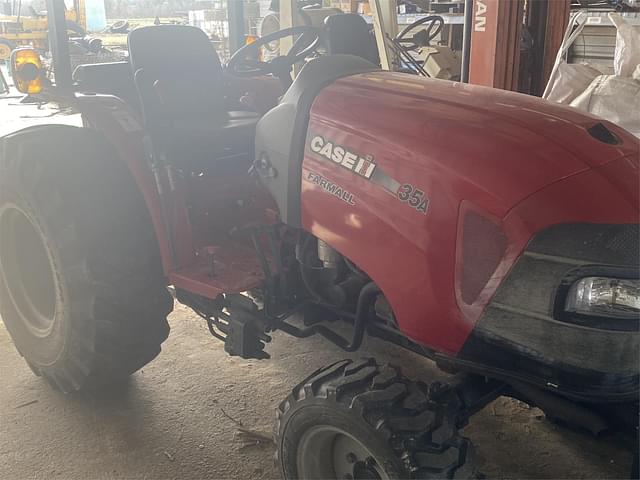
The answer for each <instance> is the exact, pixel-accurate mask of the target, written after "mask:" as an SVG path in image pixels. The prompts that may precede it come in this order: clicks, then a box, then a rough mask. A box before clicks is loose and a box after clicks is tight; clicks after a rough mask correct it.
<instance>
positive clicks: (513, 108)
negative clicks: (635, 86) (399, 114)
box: [343, 72, 640, 166]
mask: <svg viewBox="0 0 640 480" xmlns="http://www.w3.org/2000/svg"><path fill="white" fill-rule="evenodd" d="M343 82H345V83H352V82H355V83H357V84H359V85H360V87H361V88H364V89H367V90H370V91H371V92H370V95H371V98H378V97H379V95H381V94H382V95H384V94H387V93H388V92H389V91H393V92H394V93H395V94H396V95H401V96H406V97H408V98H412V99H413V101H415V102H419V103H421V104H423V106H424V107H425V108H427V107H431V108H433V107H434V106H435V105H439V106H440V108H439V109H438V110H437V111H438V112H439V111H440V110H441V109H444V110H446V109H447V108H452V109H456V110H457V109H458V108H462V109H463V112H464V113H463V116H462V118H459V121H460V127H461V128H462V133H464V128H465V127H470V126H472V125H473V123H475V120H476V119H477V115H482V114H485V115H488V116H489V117H490V120H491V123H493V122H495V121H498V120H504V121H507V122H510V123H511V126H512V129H513V130H514V131H515V130H518V129H522V130H528V131H531V132H534V133H536V134H537V135H540V136H541V137H544V139H546V140H547V141H548V142H549V141H550V142H553V143H556V144H557V145H558V146H560V147H562V148H564V149H566V150H567V151H568V152H571V153H573V154H574V155H575V156H576V157H577V158H579V159H580V160H582V161H583V162H585V163H587V164H588V165H590V166H597V165H602V164H604V163H607V162H609V161H611V160H614V159H616V158H619V157H622V156H629V155H632V154H638V152H639V151H640V141H639V140H638V139H637V138H636V137H634V136H633V135H631V134H630V133H628V132H627V131H625V130H624V129H622V128H620V127H618V126H617V125H615V124H613V123H611V122H608V121H606V120H603V119H600V118H598V117H596V116H593V115H590V114H587V113H585V112H581V111H578V110H576V109H574V108H571V107H567V106H564V105H558V104H555V103H551V102H547V101H545V100H542V99H540V98H538V97H533V96H530V95H523V94H520V93H515V92H509V91H506V90H498V89H493V88H487V87H482V86H478V85H468V84H463V83H456V82H448V81H443V80H434V79H426V78H424V77H419V76H415V75H406V74H398V73H389V72H375V73H369V74H364V75H358V76H354V77H349V78H347V79H345V80H343ZM423 102H424V103H423ZM437 116H438V117H439V116H440V114H438V115H437ZM598 122H601V123H603V124H605V125H606V126H607V128H608V129H609V130H610V131H612V132H613V133H614V134H615V135H616V136H617V137H618V138H619V139H620V140H621V143H620V144H619V145H608V144H605V143H603V142H601V141H598V140H596V139H594V138H593V137H592V136H591V135H590V134H589V133H588V132H587V131H586V129H587V128H589V127H592V126H593V125H594V124H596V123H598ZM490 126H491V124H489V125H486V127H487V128H489V127H490ZM490 138H491V135H490V134H488V135H487V139H490Z"/></svg>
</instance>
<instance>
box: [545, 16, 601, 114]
mask: <svg viewBox="0 0 640 480" xmlns="http://www.w3.org/2000/svg"><path fill="white" fill-rule="evenodd" d="M586 23H587V14H586V12H578V13H577V14H575V15H572V16H571V19H570V20H569V25H568V26H567V30H566V32H565V35H564V39H563V40H562V44H561V45H560V50H558V55H557V56H556V61H555V64H554V65H553V70H552V71H551V76H550V77H549V83H548V84H547V88H545V91H544V93H543V94H542V98H544V99H546V100H550V101H552V102H556V103H562V104H565V105H568V104H569V103H571V101H572V100H573V99H574V98H576V97H577V96H578V95H580V94H581V93H582V92H584V91H585V89H586V88H587V87H588V86H589V85H590V84H591V82H593V79H594V78H596V77H597V76H598V75H601V74H602V73H603V72H601V71H600V70H598V69H597V68H594V67H593V66H591V65H587V64H586V63H567V61H566V59H565V58H566V55H567V53H568V52H569V48H571V45H572V44H573V42H574V41H575V40H576V38H578V36H579V35H580V34H581V33H582V30H584V27H585V25H586ZM574 27H575V28H574Z"/></svg>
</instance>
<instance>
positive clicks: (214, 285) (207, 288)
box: [169, 244, 264, 298]
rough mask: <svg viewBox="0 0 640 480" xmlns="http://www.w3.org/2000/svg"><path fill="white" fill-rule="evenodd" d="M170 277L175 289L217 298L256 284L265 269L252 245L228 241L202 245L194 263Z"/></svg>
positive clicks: (248, 288)
mask: <svg viewBox="0 0 640 480" xmlns="http://www.w3.org/2000/svg"><path fill="white" fill-rule="evenodd" d="M169 279H170V281H171V283H172V284H173V285H174V286H175V287H176V288H177V289H182V290H185V291H188V292H193V293H197V294H198V295H202V296H203V297H207V298H216V297H217V296H218V295H220V294H222V293H239V292H245V291H247V290H251V289H253V288H256V287H257V286H259V285H260V284H261V282H262V281H263V280H264V273H263V271H262V268H261V266H260V261H259V260H258V256H257V255H256V252H255V250H254V249H253V248H249V247H245V246H243V245H238V244H227V245H216V246H207V247H204V248H202V249H201V250H200V251H199V252H198V255H197V256H196V262H195V263H194V264H192V265H190V266H188V267H185V268H182V269H180V270H177V271H175V272H173V273H171V274H170V275H169Z"/></svg>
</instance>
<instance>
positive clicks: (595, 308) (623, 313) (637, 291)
mask: <svg viewBox="0 0 640 480" xmlns="http://www.w3.org/2000/svg"><path fill="white" fill-rule="evenodd" d="M565 309H566V310H567V311H568V312H574V313H581V314H584V315H597V316H601V317H616V318H640V280H637V279H621V278H607V277H586V278H583V279H581V280H579V281H578V282H576V283H574V284H573V285H572V286H571V289H570V290H569V294H568V295H567V301H566V304H565Z"/></svg>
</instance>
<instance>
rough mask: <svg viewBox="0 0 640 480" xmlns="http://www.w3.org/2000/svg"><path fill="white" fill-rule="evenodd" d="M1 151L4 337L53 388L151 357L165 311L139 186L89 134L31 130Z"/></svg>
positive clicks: (162, 335)
mask: <svg viewBox="0 0 640 480" xmlns="http://www.w3.org/2000/svg"><path fill="white" fill-rule="evenodd" d="M0 147H2V149H1V150H0V314H1V315H2V319H3V320H4V323H5V325H6V327H7V330H8V331H9V333H10V334H11V337H12V338H13V341H14V343H15V345H16V347H17V349H18V351H19V352H20V353H21V354H22V356H24V357H25V360H26V361H27V363H28V364H29V366H30V367H31V369H32V370H33V371H34V373H35V374H37V375H41V376H43V377H44V378H45V379H47V380H48V381H49V383H51V385H52V386H54V387H55V388H57V389H59V390H61V391H63V392H72V391H78V390H83V389H87V388H93V387H97V386H102V385H105V384H109V383H113V382H120V381H122V380H123V379H125V378H127V377H128V376H129V375H130V374H132V373H133V372H135V371H136V370H138V369H140V368H141V367H143V366H144V365H146V364H147V363H148V362H150V361H151V360H153V359H154V358H155V357H156V356H157V355H158V354H159V353H160V345H161V344H162V342H163V341H164V340H165V339H166V338H167V336H168V334H169V325H168V323H167V320H166V317H167V315H168V314H169V313H170V312H171V310H172V309H173V299H172V297H171V295H170V294H169V292H168V291H167V289H166V285H165V282H164V278H163V274H162V270H161V264H160V259H159V253H158V248H157V241H156V238H155V234H154V230H153V227H152V224H151V219H150V218H149V214H148V211H147V209H146V205H145V203H144V200H143V198H142V195H141V194H140V192H139V190H138V188H137V185H136V184H135V182H134V180H133V178H132V177H131V174H130V172H129V170H128V169H127V167H126V166H125V164H124V163H123V162H121V161H120V160H119V159H118V158H117V154H116V153H115V152H114V150H113V149H112V147H111V146H110V145H109V144H108V143H107V142H106V141H105V140H104V139H103V138H102V137H101V136H100V135H98V134H97V133H95V132H93V131H91V130H88V129H80V128H74V127H66V126H56V127H52V126H47V127H44V128H38V127H36V128H32V129H29V130H27V131H23V132H18V134H15V135H12V136H9V137H7V138H6V139H4V140H3V143H0Z"/></svg>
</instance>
